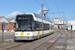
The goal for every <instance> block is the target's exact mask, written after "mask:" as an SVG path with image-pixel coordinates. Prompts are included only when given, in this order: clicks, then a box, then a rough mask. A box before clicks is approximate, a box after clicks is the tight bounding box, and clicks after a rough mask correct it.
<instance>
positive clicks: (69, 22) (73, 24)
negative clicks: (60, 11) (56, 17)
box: [68, 21, 75, 30]
mask: <svg viewBox="0 0 75 50" xmlns="http://www.w3.org/2000/svg"><path fill="white" fill-rule="evenodd" d="M71 25H72V30H75V21H68V30H71Z"/></svg>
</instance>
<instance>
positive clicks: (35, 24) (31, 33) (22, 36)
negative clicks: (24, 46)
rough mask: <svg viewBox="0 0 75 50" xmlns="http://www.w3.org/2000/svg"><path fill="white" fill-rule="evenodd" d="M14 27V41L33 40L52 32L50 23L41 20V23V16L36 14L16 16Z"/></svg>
mask: <svg viewBox="0 0 75 50" xmlns="http://www.w3.org/2000/svg"><path fill="white" fill-rule="evenodd" d="M42 24H43V28H42ZM15 27H16V29H15V34H14V40H34V39H38V38H41V37H43V36H46V35H49V34H51V33H53V32H54V29H53V28H52V27H53V25H52V22H51V21H50V20H49V19H48V18H43V23H42V18H41V16H40V15H38V14H36V13H25V14H19V15H17V16H16V26H15ZM42 31H43V32H42Z"/></svg>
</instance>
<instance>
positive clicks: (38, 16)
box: [19, 13, 53, 23]
mask: <svg viewBox="0 0 75 50" xmlns="http://www.w3.org/2000/svg"><path fill="white" fill-rule="evenodd" d="M32 14H34V15H35V17H37V18H40V19H42V18H41V16H40V15H39V14H36V13H25V14H24V13H21V14H19V15H32ZM43 20H46V21H48V22H51V23H53V22H52V21H51V20H50V19H49V18H45V17H43Z"/></svg>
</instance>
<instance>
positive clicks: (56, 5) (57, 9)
mask: <svg viewBox="0 0 75 50" xmlns="http://www.w3.org/2000/svg"><path fill="white" fill-rule="evenodd" d="M54 2H55V5H56V7H57V10H58V12H59V9H58V6H57V3H56V0H54Z"/></svg>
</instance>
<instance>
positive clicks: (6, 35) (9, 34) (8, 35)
mask: <svg viewBox="0 0 75 50" xmlns="http://www.w3.org/2000/svg"><path fill="white" fill-rule="evenodd" d="M13 38H14V32H13V33H12V32H7V33H4V41H8V40H13ZM0 41H2V33H0Z"/></svg>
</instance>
